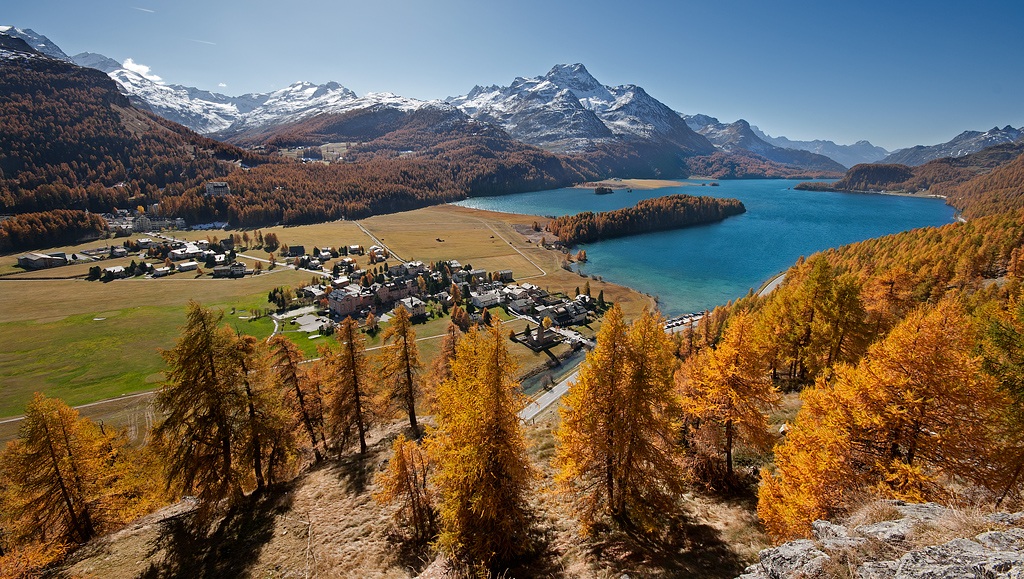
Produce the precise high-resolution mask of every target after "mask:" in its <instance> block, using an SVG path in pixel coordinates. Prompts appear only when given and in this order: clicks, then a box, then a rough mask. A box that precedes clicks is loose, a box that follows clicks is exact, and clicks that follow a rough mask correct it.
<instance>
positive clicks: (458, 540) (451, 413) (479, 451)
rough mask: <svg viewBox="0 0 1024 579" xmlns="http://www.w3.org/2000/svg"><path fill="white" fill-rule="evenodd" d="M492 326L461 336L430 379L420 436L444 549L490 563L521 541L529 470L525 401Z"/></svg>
mask: <svg viewBox="0 0 1024 579" xmlns="http://www.w3.org/2000/svg"><path fill="white" fill-rule="evenodd" d="M515 366H516V364H515V360H514V358H512V356H511V355H510V354H509V352H508V349H507V347H506V345H505V338H504V335H503V333H502V331H501V327H500V325H495V326H492V327H490V328H488V329H486V330H485V331H477V332H471V333H469V334H466V335H464V336H463V337H462V338H461V339H460V340H459V343H458V346H457V348H456V355H455V359H454V360H453V361H452V368H451V369H452V374H451V377H450V378H449V379H447V380H445V381H444V382H442V383H441V384H440V385H439V386H438V391H437V404H436V409H435V417H436V420H437V429H436V430H435V431H434V433H433V434H432V435H431V436H430V437H429V438H428V442H427V444H428V446H427V448H428V454H429V456H430V458H431V461H432V462H433V464H434V465H435V468H436V470H435V474H434V477H433V482H434V484H435V485H436V487H437V489H438V491H439V494H440V503H439V517H440V527H441V534H440V536H439V538H438V545H439V546H440V548H441V549H443V550H444V551H446V552H448V553H450V554H452V555H454V556H456V557H460V558H464V559H466V560H468V561H469V562H471V563H473V564H482V565H484V566H493V565H495V564H498V563H500V562H503V561H508V560H510V559H511V558H512V557H514V556H515V555H517V554H518V553H521V552H522V550H523V549H524V547H525V544H526V541H527V537H526V532H527V530H528V516H527V511H526V492H527V490H528V487H529V484H530V481H531V480H532V479H533V478H534V477H535V476H536V475H535V473H534V471H533V469H532V468H531V466H530V463H529V459H528V457H527V454H526V442H525V439H524V437H523V432H522V425H521V423H520V420H519V411H520V410H522V409H523V408H524V407H525V405H526V400H525V397H524V396H523V395H522V394H521V393H519V390H518V388H519V384H518V382H517V381H516V379H515V373H516V368H515Z"/></svg>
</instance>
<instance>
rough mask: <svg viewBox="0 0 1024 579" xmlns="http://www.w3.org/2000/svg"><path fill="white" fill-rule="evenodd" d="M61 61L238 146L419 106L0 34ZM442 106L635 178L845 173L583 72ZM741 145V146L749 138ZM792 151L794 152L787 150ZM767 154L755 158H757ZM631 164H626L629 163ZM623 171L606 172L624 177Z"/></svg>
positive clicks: (481, 90) (569, 71)
mask: <svg viewBox="0 0 1024 579" xmlns="http://www.w3.org/2000/svg"><path fill="white" fill-rule="evenodd" d="M0 32H3V33H5V34H7V35H10V36H13V37H20V38H22V39H24V40H25V41H26V42H27V43H28V44H29V45H30V46H32V47H33V48H36V49H37V50H39V51H41V52H43V53H44V54H47V55H48V56H51V57H53V58H58V59H60V60H64V61H68V62H74V63H76V64H78V65H80V66H85V67H89V68H95V69H98V70H101V71H103V72H105V73H106V74H108V75H109V76H110V77H111V78H112V79H114V80H115V81H116V82H117V83H118V85H119V86H120V88H121V90H122V92H123V93H124V94H126V95H127V96H128V97H129V99H130V100H131V102H132V103H133V104H134V105H136V106H137V107H138V108H143V109H146V110H150V111H152V112H154V113H156V114H158V115H160V116H162V117H164V118H166V119H168V120H172V121H174V122H177V123H179V124H182V125H184V126H186V127H188V128H191V129H193V130H195V131H196V132H199V133H201V134H204V135H208V136H212V137H214V138H217V139H219V140H224V141H227V142H235V143H239V144H248V145H252V144H259V143H258V141H259V140H260V139H270V138H273V137H274V135H275V132H276V131H275V129H276V127H284V126H287V125H291V124H295V123H300V122H302V121H305V120H308V119H311V118H315V117H318V116H322V115H342V114H346V113H349V112H351V111H357V110H364V109H367V110H378V111H379V110H382V109H394V110H399V111H403V112H410V111H413V110H416V109H418V108H420V107H422V106H424V105H425V104H427V102H426V101H422V100H417V99H411V98H405V97H401V96H398V95H394V94H390V93H370V94H367V95H365V96H362V97H360V96H357V95H356V94H355V93H353V92H352V91H351V90H349V89H347V88H345V87H343V86H341V85H340V84H337V83H333V82H332V83H327V84H323V85H316V84H312V83H307V82H299V83H295V84H292V85H290V86H288V87H285V88H283V89H280V90H277V91H273V92H268V93H249V94H244V95H241V96H236V97H232V96H228V95H224V94H220V93H216V92H211V91H204V90H200V89H196V88H193V87H187V86H182V85H175V84H164V83H162V82H156V81H154V80H152V79H151V78H147V77H146V76H144V75H142V74H139V73H138V72H135V71H133V70H131V69H130V68H128V67H126V66H125V65H123V64H121V63H119V62H118V61H116V60H114V59H111V58H108V57H106V56H104V55H100V54H95V53H89V52H84V53H81V54H76V55H74V56H68V55H67V54H65V53H64V52H63V51H62V50H61V49H60V48H59V47H58V46H56V44H54V43H53V42H51V41H50V40H49V39H47V38H46V37H45V36H43V35H40V34H38V33H36V32H34V31H32V30H29V29H19V28H16V27H6V28H5V29H4V30H2V31H0ZM447 102H448V103H450V104H452V105H454V106H456V107H458V109H459V110H461V111H462V112H464V113H465V114H466V115H468V116H469V117H470V118H472V119H475V120H478V121H482V122H488V123H491V124H494V125H496V126H498V127H501V128H502V129H504V130H505V131H506V132H508V133H509V135H510V136H512V137H513V138H516V139H518V140H521V141H523V142H525V143H528V144H532V145H536V146H539V147H542V148H544V149H547V150H550V151H553V152H558V153H595V154H598V155H602V156H603V157H604V158H606V159H613V158H633V159H637V158H648V159H654V161H651V162H649V163H647V164H648V165H649V166H648V167H646V168H642V169H644V170H642V171H641V172H642V173H643V172H653V173H655V174H657V173H664V172H679V173H683V172H685V163H684V161H683V160H684V159H685V158H687V157H692V156H697V155H709V154H712V153H715V152H717V151H733V150H740V151H746V152H749V153H753V154H754V155H763V156H764V157H765V158H766V159H768V160H770V161H774V162H776V163H781V164H784V165H793V166H796V167H800V168H801V169H814V170H825V171H836V172H842V170H843V169H844V167H839V166H837V165H835V164H832V163H829V162H828V161H827V160H825V159H822V158H819V157H815V156H809V155H806V154H800V153H789V154H785V153H783V152H782V151H783V150H784V149H783V148H781V147H774V146H773V145H770V144H768V143H765V142H763V141H761V140H760V138H758V137H753V140H752V142H751V143H750V146H751V149H745V148H744V146H743V145H742V144H740V145H737V144H735V143H733V144H731V145H729V146H726V147H723V146H717V144H713V143H711V142H710V141H709V140H708V139H707V138H705V137H703V136H702V135H699V134H697V133H695V132H694V131H693V130H692V129H691V128H690V127H689V126H688V125H687V123H686V122H685V121H684V120H683V119H682V115H680V114H679V113H677V112H676V111H673V110H672V109H671V108H669V107H668V106H666V105H665V104H663V103H661V102H660V101H658V100H657V99H655V98H653V97H652V96H650V95H649V94H648V93H647V92H646V91H645V90H644V89H643V88H642V87H639V86H636V85H622V86H614V87H613V86H605V85H603V84H601V83H600V82H598V81H597V80H596V79H595V78H594V77H593V76H592V75H591V74H590V73H589V72H588V71H587V70H586V68H585V67H584V66H583V65H582V64H570V65H558V66H555V67H554V68H552V69H551V71H549V72H548V73H547V74H546V75H544V76H541V77H535V78H516V79H515V80H514V81H513V82H512V83H511V84H510V85H509V86H506V87H499V86H490V87H475V88H474V89H473V90H472V91H470V92H469V93H468V94H466V95H463V96H457V97H450V98H449V99H447ZM748 140H750V139H748ZM795 150H796V149H794V151H795ZM765 152H767V153H769V154H768V155H764V153H765ZM634 165H635V163H634ZM632 167H633V166H631V165H629V164H628V163H626V164H622V165H620V166H612V167H611V168H612V169H619V170H621V169H627V170H628V169H631V168H632Z"/></svg>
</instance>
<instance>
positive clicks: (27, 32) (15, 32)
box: [0, 26, 71, 62]
mask: <svg viewBox="0 0 1024 579" xmlns="http://www.w3.org/2000/svg"><path fill="white" fill-rule="evenodd" d="M0 33H3V34H6V35H8V36H13V37H14V38H20V39H22V40H24V41H25V42H27V43H28V45H29V46H31V47H32V48H33V49H35V50H37V51H39V52H41V53H43V54H45V55H46V56H49V57H50V58H56V59H57V60H64V61H68V62H70V61H71V59H70V58H69V57H68V55H67V54H64V51H63V50H61V49H60V47H59V46H57V45H56V44H54V43H53V42H51V41H50V39H49V38H47V37H45V36H43V35H42V34H39V33H37V32H35V31H34V30H32V29H31V28H18V27H17V26H0Z"/></svg>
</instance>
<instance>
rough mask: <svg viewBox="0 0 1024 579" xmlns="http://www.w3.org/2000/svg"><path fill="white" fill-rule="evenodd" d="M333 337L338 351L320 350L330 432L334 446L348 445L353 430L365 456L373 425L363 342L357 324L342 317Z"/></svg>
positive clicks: (364, 342)
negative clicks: (339, 347)
mask: <svg viewBox="0 0 1024 579" xmlns="http://www.w3.org/2000/svg"><path fill="white" fill-rule="evenodd" d="M335 336H336V337H337V338H338V342H339V343H340V344H341V349H340V350H333V349H329V348H327V347H326V346H321V347H320V348H319V352H320V358H321V359H320V361H321V363H322V364H323V365H324V366H325V371H324V372H323V373H321V374H319V375H320V376H322V377H323V378H325V379H326V380H327V388H326V389H327V390H328V391H329V392H330V394H329V402H328V404H329V411H330V412H329V415H330V429H331V432H332V435H333V438H334V444H335V446H338V447H339V448H344V447H345V446H347V445H348V441H349V439H350V438H351V434H352V430H353V429H354V430H355V433H356V436H358V439H359V453H360V454H366V431H367V430H368V429H369V427H370V425H371V424H372V422H373V417H374V414H375V413H374V412H373V408H372V404H371V400H372V397H373V389H372V386H371V383H370V378H369V374H370V372H369V362H368V361H367V359H366V340H365V339H364V338H363V336H362V334H360V333H359V323H358V322H356V321H355V320H353V319H352V318H345V320H344V321H343V322H341V324H339V325H338V329H337V330H336V331H335Z"/></svg>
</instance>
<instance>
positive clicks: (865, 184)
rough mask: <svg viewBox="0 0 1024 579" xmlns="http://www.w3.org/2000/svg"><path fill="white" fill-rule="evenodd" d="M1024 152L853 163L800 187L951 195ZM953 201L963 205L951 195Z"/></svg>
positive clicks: (1000, 149) (1001, 148)
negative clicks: (830, 179) (834, 177)
mask: <svg viewBox="0 0 1024 579" xmlns="http://www.w3.org/2000/svg"><path fill="white" fill-rule="evenodd" d="M1021 153H1024V143H1006V144H1002V145H996V146H994V147H989V148H987V149H983V150H981V151H978V152H977V153H972V154H970V155H965V156H963V157H956V158H950V157H946V158H942V159H935V160H934V161H929V162H927V163H924V164H923V165H917V166H915V167H908V166H906V165H894V164H880V163H870V164H861V165H856V166H854V167H852V168H851V169H850V170H849V171H847V172H846V175H844V176H843V178H842V179H840V180H838V181H836V182H834V183H801V184H799V185H797V189H806V190H812V191H851V192H877V191H894V192H905V193H917V192H921V191H927V192H928V193H930V194H932V195H943V196H949V192H950V189H951V188H953V187H956V186H958V185H960V184H961V183H966V182H968V181H971V180H972V179H974V178H975V177H977V176H978V175H984V174H986V173H988V172H990V171H993V170H994V169H997V168H998V167H1001V166H1003V165H1005V164H1007V163H1009V162H1010V161H1013V160H1014V159H1016V158H1017V157H1018V156H1020V155H1021ZM950 204H951V205H954V206H956V207H957V208H958V209H962V207H960V206H959V205H956V204H955V203H954V202H953V199H950Z"/></svg>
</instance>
